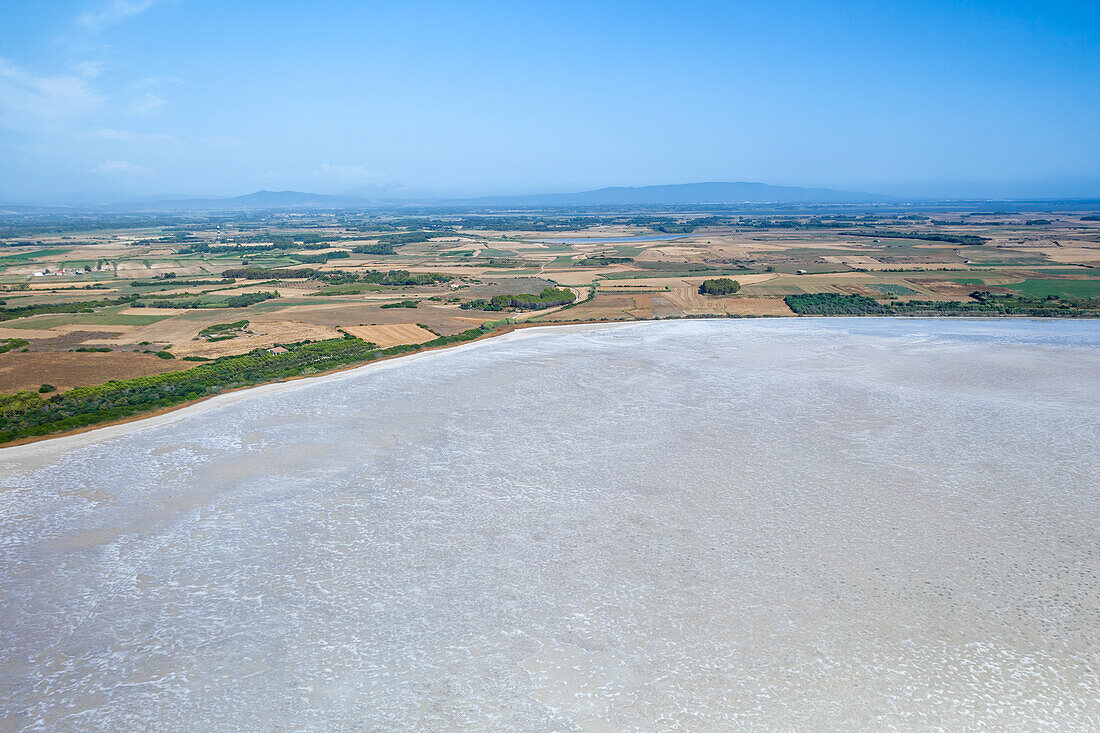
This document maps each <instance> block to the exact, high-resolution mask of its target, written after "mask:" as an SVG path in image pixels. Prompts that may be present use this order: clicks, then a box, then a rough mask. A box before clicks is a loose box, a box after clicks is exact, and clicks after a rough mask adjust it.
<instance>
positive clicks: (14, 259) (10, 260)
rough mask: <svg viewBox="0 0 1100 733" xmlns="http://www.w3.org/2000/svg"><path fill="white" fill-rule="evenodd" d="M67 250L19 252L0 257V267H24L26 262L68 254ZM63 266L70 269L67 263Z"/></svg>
mask: <svg viewBox="0 0 1100 733" xmlns="http://www.w3.org/2000/svg"><path fill="white" fill-rule="evenodd" d="M68 251H69V250H68V249H36V250H34V251H33V252H20V253H18V254H14V255H4V256H3V257H0V265H24V264H26V263H28V262H32V261H34V260H36V259H38V258H39V257H50V256H52V255H63V254H65V253H66V252H68ZM65 265H67V266H69V267H72V265H70V264H69V263H68V262H66V263H65Z"/></svg>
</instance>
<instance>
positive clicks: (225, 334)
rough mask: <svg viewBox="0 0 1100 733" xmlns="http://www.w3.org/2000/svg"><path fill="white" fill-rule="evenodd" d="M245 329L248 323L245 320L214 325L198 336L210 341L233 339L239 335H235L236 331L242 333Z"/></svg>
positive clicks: (203, 330)
mask: <svg viewBox="0 0 1100 733" xmlns="http://www.w3.org/2000/svg"><path fill="white" fill-rule="evenodd" d="M246 328H248V321H245V320H241V321H233V322H232V323H215V324H214V325H212V326H207V327H206V328H204V329H202V330H201V331H199V336H200V337H203V338H209V339H210V340H213V339H215V338H217V339H218V340H221V339H224V338H234V337H235V336H237V335H239V334H237V333H235V332H236V331H243V330H244V329H246Z"/></svg>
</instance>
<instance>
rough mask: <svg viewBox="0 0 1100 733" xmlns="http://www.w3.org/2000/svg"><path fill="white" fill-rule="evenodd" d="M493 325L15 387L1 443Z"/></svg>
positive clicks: (1, 419)
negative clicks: (52, 388)
mask: <svg viewBox="0 0 1100 733" xmlns="http://www.w3.org/2000/svg"><path fill="white" fill-rule="evenodd" d="M493 328H494V325H493V324H490V323H486V324H483V325H482V326H481V327H479V328H473V329H470V330H467V331H463V332H461V333H458V334H454V335H452V336H439V337H437V338H435V339H432V340H431V341H428V342H426V343H422V344H402V345H400V346H393V347H390V348H388V349H379V348H377V347H376V346H375V345H374V344H372V343H369V342H367V341H363V340H362V339H358V338H355V337H353V336H350V335H348V336H345V337H344V338H340V339H330V340H326V341H314V342H310V341H303V342H299V343H295V344H284V346H286V347H287V349H288V352H287V353H285V354H271V353H268V352H267V351H266V350H263V349H256V350H254V351H251V352H249V353H248V354H242V355H239V356H226V357H222V358H220V359H216V360H214V361H208V362H202V363H201V364H200V365H199V366H196V367H193V368H191V369H187V370H184V371H178V372H168V373H166V374H156V375H152V376H147V377H137V378H134V379H125V380H121V381H116V382H108V383H106V384H100V385H97V386H94V387H77V388H75V389H71V390H69V391H68V392H64V393H61V394H55V395H53V396H52V397H50V398H48V399H43V398H42V397H41V396H39V395H38V394H37V393H35V392H17V393H16V394H13V395H8V396H4V397H0V443H5V442H9V441H12V440H18V439H20V438H27V437H33V436H38V435H48V434H50V433H56V432H61V431H64V430H73V429H76V428H81V427H86V426H88V425H95V424H98V423H103V422H109V421H112V420H119V419H122V418H125V417H129V416H131V415H135V414H139V413H142V412H147V411H150V410H156V409H160V408H164V407H170V406H172V405H177V404H180V403H182V402H187V401H190V400H196V399H200V398H202V397H206V396H208V395H212V394H217V393H219V392H222V391H225V390H228V389H234V388H237V387H244V386H248V385H253V384H260V383H262V382H269V381H272V380H277V379H286V378H288V377H296V376H301V375H305V374H315V373H318V372H323V371H327V370H330V369H335V368H337V367H340V366H344V365H348V364H358V363H361V362H366V361H372V360H374V359H378V358H381V357H386V356H396V355H399V354H405V353H410V352H413V351H418V350H420V349H424V348H431V347H436V346H444V345H447V344H452V343H459V342H462V341H471V340H473V339H475V338H478V337H479V336H483V335H484V334H486V333H488V332H490V331H492V330H493Z"/></svg>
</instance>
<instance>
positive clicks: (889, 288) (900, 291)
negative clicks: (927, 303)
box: [870, 283, 917, 295]
mask: <svg viewBox="0 0 1100 733" xmlns="http://www.w3.org/2000/svg"><path fill="white" fill-rule="evenodd" d="M870 287H872V288H874V289H875V290H877V291H879V292H880V293H885V294H886V295H916V294H917V291H916V290H913V289H912V288H907V287H905V286H904V285H896V284H894V283H875V284H873V285H871V286H870Z"/></svg>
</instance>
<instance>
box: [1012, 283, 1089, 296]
mask: <svg viewBox="0 0 1100 733" xmlns="http://www.w3.org/2000/svg"><path fill="white" fill-rule="evenodd" d="M1004 287H1006V288H1010V289H1012V290H1015V291H1016V292H1018V293H1021V294H1023V295H1027V296H1030V297H1032V298H1045V297H1046V296H1048V295H1057V296H1059V297H1065V298H1100V279H1094V280H1024V281H1023V282H1022V283H1016V284H1014V285H1005V286H1004Z"/></svg>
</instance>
